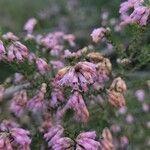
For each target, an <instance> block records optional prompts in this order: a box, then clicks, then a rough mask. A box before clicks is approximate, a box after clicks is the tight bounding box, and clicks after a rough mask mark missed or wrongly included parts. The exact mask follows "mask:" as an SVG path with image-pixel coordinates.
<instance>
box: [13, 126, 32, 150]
mask: <svg viewBox="0 0 150 150" xmlns="http://www.w3.org/2000/svg"><path fill="white" fill-rule="evenodd" d="M10 134H11V137H12V138H13V143H15V144H17V145H19V148H20V149H22V150H30V144H31V139H30V137H29V135H30V132H29V131H27V130H24V129H22V128H12V129H10Z"/></svg>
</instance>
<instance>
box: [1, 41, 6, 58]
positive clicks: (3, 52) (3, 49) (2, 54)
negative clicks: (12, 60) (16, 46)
mask: <svg viewBox="0 0 150 150" xmlns="http://www.w3.org/2000/svg"><path fill="white" fill-rule="evenodd" d="M5 52H6V51H5V48H4V45H3V42H2V41H1V40H0V60H1V59H2V58H3V57H4V54H5Z"/></svg>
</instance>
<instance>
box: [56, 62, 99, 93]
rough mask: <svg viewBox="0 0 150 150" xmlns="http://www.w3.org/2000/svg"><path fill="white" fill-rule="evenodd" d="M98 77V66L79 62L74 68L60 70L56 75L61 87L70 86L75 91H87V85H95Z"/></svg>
mask: <svg viewBox="0 0 150 150" xmlns="http://www.w3.org/2000/svg"><path fill="white" fill-rule="evenodd" d="M96 77H97V72H96V65H95V64H93V63H90V62H86V61H85V62H79V63H77V64H76V65H75V66H73V67H72V66H71V67H65V68H62V69H61V70H59V71H58V73H57V75H56V82H57V83H58V85H60V86H69V87H71V88H72V89H73V90H80V89H81V90H83V91H87V90H88V87H87V85H88V84H92V83H94V81H95V80H96Z"/></svg>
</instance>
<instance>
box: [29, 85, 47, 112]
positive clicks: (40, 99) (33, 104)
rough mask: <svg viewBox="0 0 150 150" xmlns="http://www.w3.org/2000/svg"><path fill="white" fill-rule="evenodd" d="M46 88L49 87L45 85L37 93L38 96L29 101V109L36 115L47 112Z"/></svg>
mask: <svg viewBox="0 0 150 150" xmlns="http://www.w3.org/2000/svg"><path fill="white" fill-rule="evenodd" d="M46 87H47V85H46V84H45V83H43V84H42V86H41V89H40V90H39V91H38V92H37V94H36V95H35V96H34V97H33V98H31V99H30V100H29V101H28V103H27V107H28V109H29V110H30V111H32V112H34V113H36V112H44V111H45V110H46V108H47V107H46V101H45V99H44V96H45V93H46Z"/></svg>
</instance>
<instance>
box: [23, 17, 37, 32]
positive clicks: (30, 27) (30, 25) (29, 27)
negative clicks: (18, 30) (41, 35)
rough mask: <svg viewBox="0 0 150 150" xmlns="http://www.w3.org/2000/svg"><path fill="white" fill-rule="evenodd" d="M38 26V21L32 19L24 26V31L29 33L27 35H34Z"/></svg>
mask: <svg viewBox="0 0 150 150" xmlns="http://www.w3.org/2000/svg"><path fill="white" fill-rule="evenodd" d="M36 24H37V20H36V19H35V18H30V19H29V20H28V21H27V22H26V23H25V25H24V30H26V31H27V33H30V34H31V33H32V32H33V29H34V27H35V25H36Z"/></svg>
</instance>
